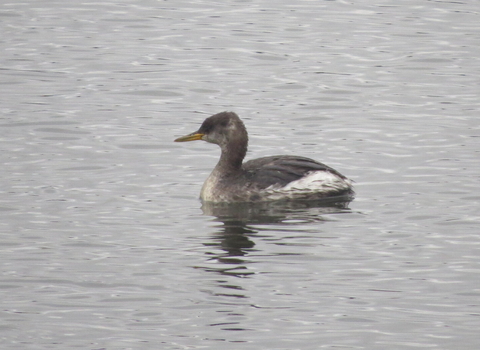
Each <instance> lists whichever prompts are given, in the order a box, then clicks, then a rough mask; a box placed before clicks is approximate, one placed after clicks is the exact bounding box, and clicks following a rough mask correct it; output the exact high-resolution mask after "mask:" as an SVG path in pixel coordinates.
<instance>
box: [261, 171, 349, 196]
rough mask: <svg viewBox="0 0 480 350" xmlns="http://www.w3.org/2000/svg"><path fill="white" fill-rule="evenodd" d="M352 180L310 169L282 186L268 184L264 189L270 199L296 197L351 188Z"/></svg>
mask: <svg viewBox="0 0 480 350" xmlns="http://www.w3.org/2000/svg"><path fill="white" fill-rule="evenodd" d="M351 185H352V182H351V181H350V180H348V179H342V178H341V177H340V176H337V175H335V174H332V173H329V172H328V171H312V172H310V173H308V174H307V175H306V176H304V177H302V178H301V179H299V180H296V181H292V182H290V183H288V184H287V185H286V186H284V187H278V186H270V187H268V188H266V189H265V192H267V193H268V194H269V198H270V199H281V198H282V197H298V196H302V195H308V194H313V193H317V194H322V193H325V194H327V193H331V192H336V191H341V190H347V189H349V188H351Z"/></svg>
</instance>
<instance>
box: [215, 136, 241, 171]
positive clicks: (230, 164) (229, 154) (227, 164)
mask: <svg viewBox="0 0 480 350" xmlns="http://www.w3.org/2000/svg"><path fill="white" fill-rule="evenodd" d="M247 146H248V139H247V140H241V139H233V140H230V142H229V143H228V144H226V145H224V146H223V147H221V149H222V155H221V156H220V161H219V162H218V166H220V167H221V168H222V170H224V171H226V172H235V171H239V170H240V169H241V168H242V162H243V159H244V158H245V155H246V154H247Z"/></svg>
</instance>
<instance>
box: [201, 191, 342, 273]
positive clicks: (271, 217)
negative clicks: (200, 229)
mask: <svg viewBox="0 0 480 350" xmlns="http://www.w3.org/2000/svg"><path fill="white" fill-rule="evenodd" d="M350 200H351V198H348V197H337V198H331V199H329V200H322V201H304V202H302V201H278V202H261V203H212V202H204V203H203V205H202V211H203V213H204V214H205V215H209V216H214V217H215V218H216V219H215V221H218V222H221V223H223V226H221V228H220V230H219V231H218V232H217V233H216V234H215V236H214V239H213V240H212V241H211V242H208V243H204V244H205V246H211V247H215V248H219V249H221V250H222V251H223V253H221V254H219V253H218V252H216V253H213V252H210V253H208V254H211V255H212V256H211V259H210V260H216V261H218V262H220V263H222V264H225V265H228V266H225V265H223V266H222V267H221V268H211V267H209V268H207V270H209V271H215V272H218V273H220V274H222V275H234V276H236V277H246V276H248V275H251V274H253V273H254V272H252V271H251V270H248V268H247V265H248V264H249V263H251V262H252V261H251V259H245V258H244V257H246V256H247V255H249V254H250V253H254V252H256V251H257V250H256V249H255V243H254V240H255V239H257V238H258V239H261V237H262V236H263V235H262V232H261V228H259V227H258V226H256V225H262V226H264V225H272V226H273V225H275V226H276V227H278V226H279V225H280V226H281V225H285V226H286V225H288V226H289V228H290V229H291V227H292V225H295V224H306V223H311V222H322V221H325V218H324V217H322V215H327V214H336V213H345V212H350V209H348V204H349V203H350Z"/></svg>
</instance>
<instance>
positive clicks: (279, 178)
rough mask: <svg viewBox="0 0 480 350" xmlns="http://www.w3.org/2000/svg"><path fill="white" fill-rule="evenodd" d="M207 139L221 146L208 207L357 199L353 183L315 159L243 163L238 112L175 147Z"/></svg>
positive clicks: (204, 195)
mask: <svg viewBox="0 0 480 350" xmlns="http://www.w3.org/2000/svg"><path fill="white" fill-rule="evenodd" d="M195 140H204V141H207V142H210V143H215V144H217V145H219V146H220V148H221V150H222V154H221V156H220V160H219V161H218V164H217V166H216V167H215V169H213V171H212V173H211V174H210V176H209V177H208V178H207V180H206V181H205V183H204V184H203V187H202V191H201V193H200V198H201V200H202V201H205V202H258V201H272V200H322V199H326V198H331V197H337V196H338V197H349V198H353V195H354V192H353V188H352V182H351V181H350V180H349V179H347V178H346V177H345V176H343V175H342V174H340V173H339V172H338V171H336V170H335V169H332V168H330V167H329V166H327V165H325V164H322V163H319V162H317V161H315V160H313V159H310V158H305V157H298V156H286V155H285V156H271V157H264V158H258V159H253V160H250V161H248V162H246V163H243V158H245V155H246V153H247V146H248V134H247V129H246V128H245V125H244V124H243V122H242V121H241V120H240V118H239V117H238V116H237V115H236V114H235V113H233V112H222V113H218V114H215V115H213V116H211V117H209V118H207V119H205V121H204V122H203V124H202V126H201V127H200V129H198V131H195V132H193V133H191V134H188V135H186V136H183V137H179V138H178V139H176V140H175V142H185V141H195Z"/></svg>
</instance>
